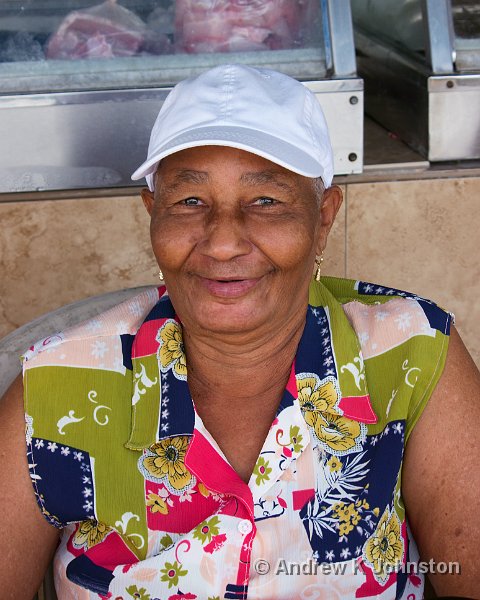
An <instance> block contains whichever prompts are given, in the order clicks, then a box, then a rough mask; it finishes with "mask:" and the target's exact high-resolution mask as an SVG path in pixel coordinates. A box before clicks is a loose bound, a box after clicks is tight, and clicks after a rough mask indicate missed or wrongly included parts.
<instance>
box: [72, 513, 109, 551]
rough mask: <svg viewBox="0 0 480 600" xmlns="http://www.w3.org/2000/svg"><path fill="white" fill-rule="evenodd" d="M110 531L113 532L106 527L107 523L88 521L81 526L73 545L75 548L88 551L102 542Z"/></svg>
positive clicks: (74, 537)
mask: <svg viewBox="0 0 480 600" xmlns="http://www.w3.org/2000/svg"><path fill="white" fill-rule="evenodd" d="M110 531H112V529H111V527H109V526H108V525H105V523H102V522H101V521H96V520H95V519H88V520H87V521H82V522H81V523H80V524H79V526H78V529H77V531H76V532H75V535H74V536H73V540H72V543H73V545H74V547H75V548H84V549H85V550H88V549H89V548H92V547H93V546H96V545H97V544H99V543H100V542H102V541H103V540H104V538H105V537H106V536H107V534H109V533H110Z"/></svg>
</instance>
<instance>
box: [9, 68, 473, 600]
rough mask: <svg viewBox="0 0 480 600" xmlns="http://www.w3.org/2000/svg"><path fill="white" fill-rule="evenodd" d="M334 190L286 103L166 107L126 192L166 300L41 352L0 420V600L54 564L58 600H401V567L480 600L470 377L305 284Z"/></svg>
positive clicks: (247, 80) (350, 299) (317, 132)
mask: <svg viewBox="0 0 480 600" xmlns="http://www.w3.org/2000/svg"><path fill="white" fill-rule="evenodd" d="M332 176H333V160H332V152H331V147H330V143H329V139H328V132H327V129H326V125H325V120H324V117H323V114H322V112H321V109H320V106H319V105H318V103H317V101H316V99H315V97H314V96H313V95H312V94H311V93H310V92H309V91H308V90H307V89H306V88H305V87H304V86H303V85H302V84H300V83H298V82H296V81H294V80H293V79H290V78H289V77H286V76H285V75H282V74H280V73H275V72H273V71H267V70H261V69H252V68H248V67H243V66H237V65H225V66H222V67H217V68H216V69H213V70H211V71H208V72H206V73H204V74H202V75H200V76H199V77H197V78H194V79H190V80H186V81H185V82H182V83H180V84H179V85H178V86H176V88H174V90H173V91H172V93H171V94H170V96H169V97H168V99H167V101H166V102H165V103H164V105H163V107H162V109H161V111H160V113H159V116H158V118H157V121H156V123H155V125H154V127H153V130H152V135H151V140H150V145H149V150H148V156H147V158H146V160H145V162H144V163H143V165H141V166H140V167H139V169H138V170H137V171H136V172H135V174H134V177H135V178H137V179H138V178H142V177H146V179H147V183H148V189H144V190H142V199H143V202H144V204H145V207H146V208H147V210H148V212H149V214H150V217H151V240H152V246H153V249H154V253H155V256H156V259H157V261H158V265H159V267H160V269H161V271H162V273H163V275H164V285H161V286H160V287H159V288H155V289H149V290H147V291H145V292H144V293H142V294H140V295H139V296H137V297H136V298H134V299H131V300H128V301H126V302H124V303H123V304H121V305H118V306H116V307H114V308H113V309H111V310H110V311H108V312H106V313H103V314H101V315H100V316H97V317H96V318H95V319H93V320H90V321H87V322H85V323H83V324H81V325H79V326H77V327H75V328H71V329H68V330H66V331H64V332H62V333H61V334H59V335H58V336H56V337H55V338H52V337H50V338H47V339H46V340H42V341H40V342H38V343H37V344H34V345H33V346H32V347H30V348H29V349H28V351H26V353H25V355H24V378H23V387H22V381H17V382H16V383H15V384H14V385H13V386H12V388H11V389H10V391H9V392H8V393H7V395H6V396H5V398H4V399H3V401H2V403H1V404H0V424H1V426H2V431H1V435H0V454H1V457H2V460H1V462H0V466H1V474H0V481H1V485H2V496H1V499H0V502H1V510H2V514H3V516H4V519H5V520H6V522H7V523H11V524H13V526H12V527H4V528H2V529H0V545H1V548H2V550H3V556H4V560H2V561H1V562H0V581H1V582H2V594H3V595H2V598H3V597H5V598H30V597H31V596H33V594H34V592H35V590H36V588H37V586H38V583H39V581H40V579H41V577H42V573H43V571H44V570H45V568H46V565H47V563H48V560H49V558H50V556H51V554H53V552H54V551H55V550H56V553H55V574H56V587H57V593H58V595H59V597H60V598H73V597H75V598H85V599H87V598H89V599H94V598H124V599H126V598H138V597H141V598H144V599H145V600H148V599H153V598H162V599H165V600H177V599H180V598H190V599H195V598H198V599H202V600H204V599H207V598H208V599H209V600H211V599H213V598H220V597H222V598H227V599H236V600H246V599H248V598H252V599H257V600H260V599H265V600H272V599H275V600H293V599H297V598H298V599H300V598H306V597H313V596H315V597H317V596H318V597H320V596H322V597H327V598H334V597H335V598H348V599H352V600H353V599H354V598H367V599H368V598H378V597H381V598H382V599H392V600H393V599H396V600H397V599H406V600H416V599H420V598H421V597H423V572H422V571H419V572H418V574H417V573H412V572H411V569H410V567H409V568H406V565H414V566H415V565H417V564H426V563H428V561H433V563H432V562H430V563H428V564H434V563H444V562H445V563H446V562H448V561H452V560H454V561H456V562H458V563H460V564H461V570H460V572H458V571H453V572H451V573H449V574H443V572H442V573H440V572H439V571H438V572H437V571H435V572H434V571H432V572H431V573H430V575H431V579H432V582H433V583H434V586H435V588H436V590H437V592H438V593H441V594H448V593H455V594H463V595H468V596H471V597H474V595H475V594H477V578H478V573H477V570H478V569H477V564H476V561H477V555H478V548H477V545H478V537H479V535H480V529H479V528H480V526H479V520H478V518H477V517H478V512H479V508H480V507H479V497H478V490H479V489H480V475H479V470H478V468H477V465H476V461H477V456H478V450H479V440H480V431H479V424H480V402H476V401H472V400H478V398H479V396H480V376H479V374H478V371H476V369H475V367H474V366H473V362H472V361H471V359H470V357H469V356H468V354H467V352H466V350H465V348H464V346H463V345H462V343H461V341H460V339H459V337H458V334H456V332H455V330H454V329H453V327H452V315H450V314H449V313H447V312H445V311H443V310H442V309H441V308H439V307H438V306H436V305H435V304H434V303H433V302H431V301H429V300H426V299H424V298H420V297H418V296H416V295H414V294H409V293H408V292H403V291H401V290H398V289H394V288H387V287H385V286H381V285H374V284H371V283H368V282H363V281H353V280H345V279H336V278H329V277H322V278H320V266H321V257H322V253H323V250H324V249H325V246H326V243H327V237H328V234H329V231H330V228H331V226H332V224H333V222H334V220H335V216H336V214H337V211H338V209H339V206H340V204H341V201H342V197H341V192H340V190H339V189H338V188H337V187H336V186H334V185H332ZM449 340H450V341H449ZM100 350H101V351H100ZM22 394H23V400H24V402H22ZM92 403H93V404H95V405H97V406H96V408H95V409H93V410H92ZM99 409H102V410H104V409H105V410H106V409H108V418H106V417H105V418H103V419H99V418H96V415H95V413H96V411H97V410H99ZM465 415H468V418H465ZM25 423H26V427H25ZM457 431H461V432H462V433H461V435H452V432H457ZM25 437H26V444H27V446H26V452H25ZM466 448H467V449H468V452H466V451H465V449H466ZM458 456H462V460H461V464H460V463H459V461H458V460H456V459H455V457H458ZM36 504H38V507H39V508H40V510H38V509H37V507H36ZM463 506H467V507H468V511H467V510H463V508H462V507H463ZM12 530H13V531H14V532H15V534H14V535H12V534H11V532H12ZM59 538H60V543H58V542H59ZM300 561H303V562H304V563H305V564H307V563H308V564H309V568H308V569H303V568H300V564H302V565H303V563H300ZM292 563H295V564H297V566H298V569H297V570H296V571H295V576H294V577H292V576H289V573H290V572H292V571H291V570H290V569H289V568H285V569H283V568H282V569H280V568H274V566H275V565H279V564H282V565H283V564H285V565H291V564H292ZM325 563H327V565H326V566H328V567H333V568H332V570H327V571H326V570H324V569H321V568H317V567H322V566H325ZM270 567H272V568H270ZM337 567H338V568H337ZM477 597H478V595H477Z"/></svg>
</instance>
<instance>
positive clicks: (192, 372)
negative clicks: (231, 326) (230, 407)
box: [183, 311, 306, 406]
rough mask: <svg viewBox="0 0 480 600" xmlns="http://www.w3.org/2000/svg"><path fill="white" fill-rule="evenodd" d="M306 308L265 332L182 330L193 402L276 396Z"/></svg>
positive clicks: (247, 400)
mask: <svg viewBox="0 0 480 600" xmlns="http://www.w3.org/2000/svg"><path fill="white" fill-rule="evenodd" d="M305 312H306V311H304V312H303V313H301V314H300V317H299V316H298V313H297V315H295V316H294V317H293V318H292V319H291V321H290V322H288V323H284V324H283V325H282V326H279V327H277V328H275V330H274V331H273V332H272V330H270V331H269V332H268V333H267V332H266V333H265V335H251V334H250V335H246V336H242V335H238V336H234V335H230V336H223V335H220V334H217V335H205V334H204V333H202V334H201V335H195V333H193V334H192V333H191V332H190V331H189V330H188V329H187V330H185V329H184V332H183V336H184V344H185V348H186V354H187V365H188V384H189V387H190V391H191V393H192V396H193V398H194V400H195V401H196V403H197V402H198V401H201V400H202V399H206V398H208V399H209V401H210V402H218V401H221V399H225V401H228V402H230V403H231V402H232V401H233V402H237V401H238V402H240V401H241V403H242V404H243V405H245V404H247V405H251V406H254V405H255V404H258V402H259V401H261V399H263V400H264V401H267V402H269V403H270V402H274V401H275V400H277V401H278V402H279V401H280V399H281V396H282V393H283V390H284V389H285V386H286V384H287V381H288V378H289V375H290V370H291V366H292V362H293V360H294V358H295V354H296V351H297V347H298V344H299V341H300V338H301V336H302V333H303V329H304V326H305Z"/></svg>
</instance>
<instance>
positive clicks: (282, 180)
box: [240, 171, 292, 192]
mask: <svg viewBox="0 0 480 600" xmlns="http://www.w3.org/2000/svg"><path fill="white" fill-rule="evenodd" d="M286 179H287V178H286V177H285V176H284V175H283V174H280V173H277V172H276V171H252V172H247V173H242V175H241V176H240V181H241V183H245V184H247V185H262V184H265V183H270V184H273V185H275V186H277V187H279V188H282V189H284V190H286V191H289V192H290V191H292V187H291V186H290V185H289V184H288V183H287V181H286Z"/></svg>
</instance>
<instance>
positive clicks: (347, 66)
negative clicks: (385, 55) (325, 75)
mask: <svg viewBox="0 0 480 600" xmlns="http://www.w3.org/2000/svg"><path fill="white" fill-rule="evenodd" d="M328 21H329V25H330V41H331V45H332V59H333V70H334V75H335V77H348V76H353V75H356V72H357V64H356V60H355V44H354V41H353V23H352V12H351V8H350V0H328Z"/></svg>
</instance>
